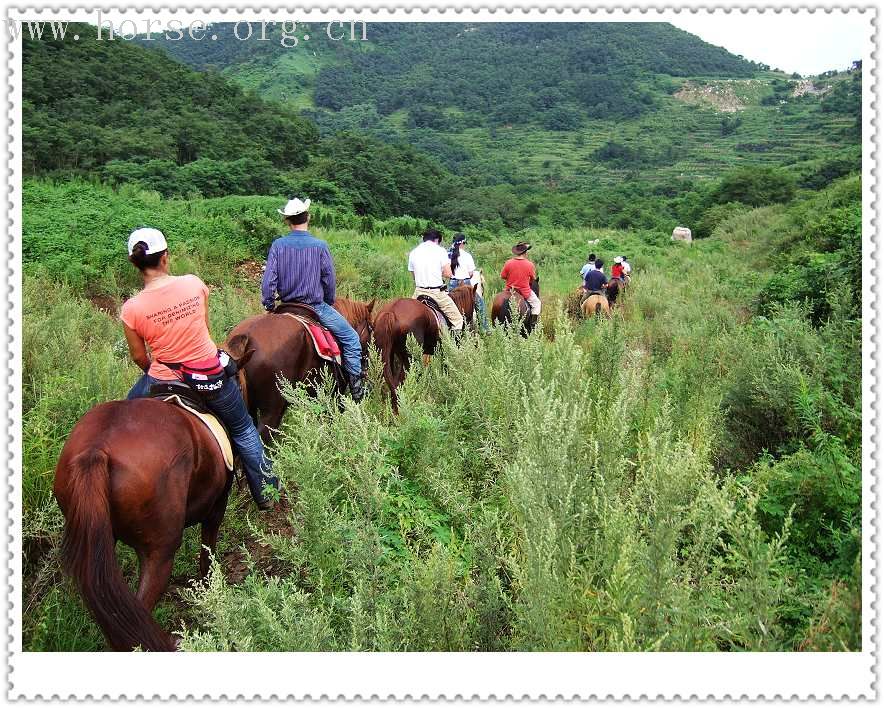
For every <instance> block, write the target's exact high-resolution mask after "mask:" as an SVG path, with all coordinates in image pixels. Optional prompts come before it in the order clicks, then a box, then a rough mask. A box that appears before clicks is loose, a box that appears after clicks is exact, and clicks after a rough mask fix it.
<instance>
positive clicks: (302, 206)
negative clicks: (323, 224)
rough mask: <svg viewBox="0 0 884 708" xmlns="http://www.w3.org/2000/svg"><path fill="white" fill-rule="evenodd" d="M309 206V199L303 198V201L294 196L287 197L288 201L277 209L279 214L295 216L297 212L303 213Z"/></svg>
mask: <svg viewBox="0 0 884 708" xmlns="http://www.w3.org/2000/svg"><path fill="white" fill-rule="evenodd" d="M309 208H310V200H309V199H305V200H304V201H303V202H302V201H301V200H300V199H298V198H297V197H295V198H294V199H289V201H288V203H287V204H286V205H285V206H284V207H283V208H282V209H277V210H276V211H278V212H279V213H280V214H282V215H283V216H296V215H297V214H303V213H304V212H305V211H307V210H308V209H309Z"/></svg>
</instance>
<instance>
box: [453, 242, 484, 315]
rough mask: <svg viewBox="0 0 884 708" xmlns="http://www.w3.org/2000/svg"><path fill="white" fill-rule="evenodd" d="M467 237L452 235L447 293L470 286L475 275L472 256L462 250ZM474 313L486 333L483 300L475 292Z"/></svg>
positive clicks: (477, 292)
mask: <svg viewBox="0 0 884 708" xmlns="http://www.w3.org/2000/svg"><path fill="white" fill-rule="evenodd" d="M466 242H467V237H466V236H464V235H463V234H460V233H458V234H454V240H453V241H452V242H451V248H450V249H449V250H448V257H449V259H450V261H451V279H450V280H449V281H448V292H451V291H452V290H454V289H455V288H456V287H459V286H461V285H472V284H473V280H472V279H473V275H474V274H475V273H476V262H475V261H474V260H473V256H472V255H471V254H470V253H469V251H467V249H466V248H464V244H465V243H466ZM475 293H476V312H478V313H479V325H480V327H481V328H482V331H483V332H487V331H488V313H487V312H486V311H485V300H484V299H483V298H482V295H480V294H479V291H478V290H476V291H475Z"/></svg>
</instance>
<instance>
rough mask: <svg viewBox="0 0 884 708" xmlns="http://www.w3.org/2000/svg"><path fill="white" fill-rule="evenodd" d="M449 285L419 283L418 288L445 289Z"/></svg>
mask: <svg viewBox="0 0 884 708" xmlns="http://www.w3.org/2000/svg"><path fill="white" fill-rule="evenodd" d="M447 287H448V286H447V285H418V286H417V289H418V290H445V289H446V288H447Z"/></svg>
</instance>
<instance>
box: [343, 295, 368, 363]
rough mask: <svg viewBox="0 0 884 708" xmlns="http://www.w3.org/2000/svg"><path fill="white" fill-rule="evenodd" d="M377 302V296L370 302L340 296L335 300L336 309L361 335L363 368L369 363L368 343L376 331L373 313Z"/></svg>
mask: <svg viewBox="0 0 884 708" xmlns="http://www.w3.org/2000/svg"><path fill="white" fill-rule="evenodd" d="M376 303H377V298H372V299H371V301H369V302H359V301H358V300H348V299H347V298H338V299H337V300H335V305H334V307H335V309H336V310H337V311H338V312H340V313H341V314H342V315H343V316H344V319H346V320H347V322H349V323H350V326H351V327H352V328H353V329H354V330H356V334H358V335H359V343H360V344H361V345H362V368H363V370H365V367H366V365H367V364H368V344H369V342H371V338H372V333H373V332H374V329H373V325H372V317H371V313H372V310H374V306H375V304H376Z"/></svg>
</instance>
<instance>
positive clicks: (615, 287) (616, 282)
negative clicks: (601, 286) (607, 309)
mask: <svg viewBox="0 0 884 708" xmlns="http://www.w3.org/2000/svg"><path fill="white" fill-rule="evenodd" d="M625 289H626V283H625V282H624V281H623V280H621V279H620V278H611V279H610V280H609V281H608V287H607V289H606V291H605V292H606V294H607V296H608V304H609V305H610V306H611V307H614V305H616V304H617V298H618V297H619V296H620V293H621V292H623V291H624V290H625Z"/></svg>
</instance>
